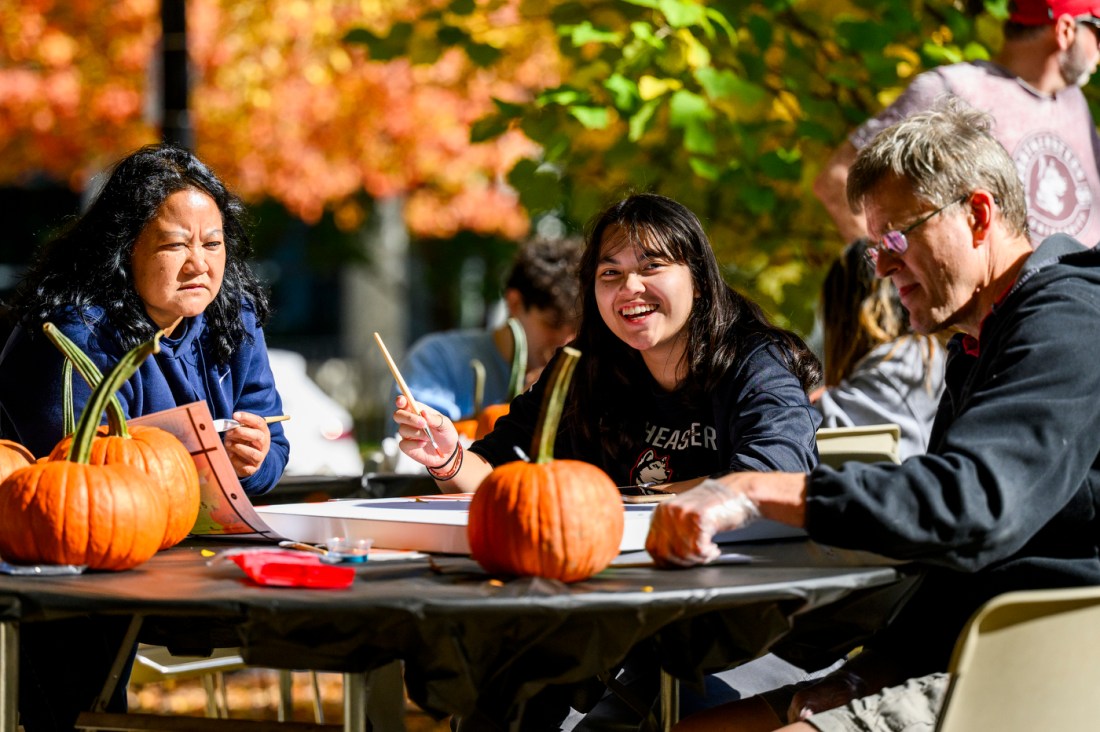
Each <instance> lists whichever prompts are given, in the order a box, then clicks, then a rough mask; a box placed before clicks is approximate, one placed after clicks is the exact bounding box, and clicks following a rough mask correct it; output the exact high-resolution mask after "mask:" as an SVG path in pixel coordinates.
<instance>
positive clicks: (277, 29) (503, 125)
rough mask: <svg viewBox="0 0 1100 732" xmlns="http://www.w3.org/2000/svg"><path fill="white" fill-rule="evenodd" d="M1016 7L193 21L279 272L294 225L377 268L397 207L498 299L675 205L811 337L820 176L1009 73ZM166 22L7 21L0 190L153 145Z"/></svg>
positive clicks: (730, 265) (328, 254) (221, 9)
mask: <svg viewBox="0 0 1100 732" xmlns="http://www.w3.org/2000/svg"><path fill="white" fill-rule="evenodd" d="M1006 4H1007V0H987V1H986V2H981V1H980V0H971V1H970V2H968V3H965V4H964V3H962V2H950V1H948V0H905V1H903V2H899V1H898V0H758V1H757V2H744V1H743V0H716V1H713V2H698V1H697V0H614V1H611V0H606V1H600V0H593V1H580V0H537V1H536V0H420V1H413V0H285V1H283V2H277V3H272V2H267V1H266V0H188V1H187V3H186V10H187V23H188V39H189V45H188V49H189V54H190V59H191V65H192V69H193V81H192V87H191V102H190V104H191V113H192V116H193V122H194V129H195V140H196V143H195V147H196V151H197V153H198V154H199V155H200V157H202V158H203V159H204V160H206V161H207V162H208V163H210V164H211V165H212V166H213V167H214V168H215V170H217V171H218V172H219V174H220V175H222V176H223V177H224V178H225V179H226V180H227V181H228V182H229V183H230V184H231V185H232V186H233V187H234V188H235V189H236V190H237V191H238V192H239V193H241V194H242V195H243V196H244V197H245V198H246V200H248V201H250V202H252V203H253V204H255V206H256V210H257V211H258V212H260V213H261V216H260V218H261V219H262V220H263V221H264V222H267V224H268V229H269V230H268V233H266V234H265V232H264V229H263V228H261V230H260V236H258V237H257V239H258V243H259V244H260V246H261V254H264V253H265V250H264V247H267V250H266V254H268V255H272V252H273V251H275V250H276V249H277V240H278V238H279V233H278V232H275V231H272V229H275V228H279V229H280V230H285V229H286V228H287V227H292V226H293V225H294V224H293V222H295V221H296V222H300V223H301V225H304V226H307V227H311V232H312V233H311V234H310V235H309V237H308V239H309V245H308V247H307V255H306V257H307V259H308V264H309V265H310V266H315V267H319V268H321V269H322V270H326V271H333V270H335V269H338V268H339V267H341V266H346V265H349V264H350V265H366V266H369V265H370V252H369V251H368V252H366V253H364V252H363V251H362V250H361V248H359V247H357V246H356V245H355V242H354V237H351V236H350V234H352V233H354V232H356V231H359V230H362V229H363V227H365V226H367V225H368V223H369V219H370V217H371V215H372V210H373V209H372V202H374V201H377V200H379V199H382V198H389V197H395V196H396V197H400V199H401V201H402V206H403V211H404V221H405V224H406V226H407V228H408V231H409V233H410V235H411V237H412V240H413V250H414V251H419V252H422V253H423V255H424V256H423V261H424V262H426V263H427V264H425V266H426V267H429V268H430V267H436V268H439V271H441V272H444V273H448V274H449V273H453V272H455V271H457V270H456V265H455V262H456V261H465V258H467V257H468V255H469V253H470V252H472V251H476V250H484V251H486V252H488V253H490V259H489V260H488V261H489V264H488V265H487V266H485V267H483V268H482V271H483V273H484V274H485V281H486V282H488V283H489V284H487V285H486V284H483V285H482V286H481V290H484V291H485V292H486V293H487V296H490V297H491V296H492V294H493V293H494V292H495V288H496V286H497V284H498V281H494V280H493V277H498V276H499V270H500V269H501V268H503V266H504V263H506V261H507V258H508V251H509V246H508V245H509V244H510V243H511V242H514V241H517V240H520V239H522V238H523V237H525V236H527V235H528V234H529V232H530V231H531V230H532V229H537V230H539V231H542V232H544V233H553V232H555V231H579V230H582V229H583V226H584V223H585V222H586V221H587V220H588V219H589V217H590V216H591V215H592V214H593V213H594V212H596V211H597V210H598V209H599V208H600V207H601V206H602V205H603V204H605V203H607V202H608V201H610V200H612V199H614V198H617V197H619V196H621V195H623V194H624V193H626V192H628V191H632V190H649V191H656V192H660V193H663V194H665V195H668V196H671V197H673V198H675V199H677V200H679V201H681V202H683V203H684V204H686V205H687V206H689V207H690V208H692V209H693V210H694V211H695V212H696V213H697V214H698V215H699V216H700V218H701V219H702V220H703V221H704V224H705V225H706V227H707V229H708V232H709V234H710V236H711V239H712V241H713V243H714V246H715V249H716V250H717V251H718V254H719V259H720V261H722V262H723V264H724V266H725V271H726V274H727V276H728V278H729V281H730V282H731V283H732V284H734V285H735V286H737V287H739V288H741V289H742V290H743V291H745V292H746V293H747V294H749V295H750V296H752V297H754V298H756V299H757V300H759V301H760V302H761V304H762V305H764V307H765V308H766V309H767V310H768V311H769V312H770V313H771V314H772V315H773V317H775V318H776V319H777V320H778V321H779V322H781V323H783V324H785V325H788V326H790V327H793V328H795V329H796V330H799V331H801V332H803V333H806V332H808V331H809V329H810V327H811V324H812V320H813V311H814V307H815V303H816V299H817V292H818V287H819V285H820V281H821V276H822V275H823V272H824V269H825V267H826V266H827V264H828V262H829V261H830V259H831V258H832V257H833V256H834V255H835V254H836V253H837V252H838V251H839V249H840V247H841V246H842V245H843V244H844V242H842V241H840V240H839V238H838V236H837V234H836V232H835V230H834V229H833V227H832V224H831V222H830V221H829V219H828V217H827V215H826V214H825V212H824V209H823V208H822V207H821V206H820V205H819V204H818V202H817V201H816V200H815V199H814V197H813V194H812V192H811V184H812V181H813V179H814V177H815V176H816V175H817V173H818V172H819V170H820V169H821V167H822V166H823V164H824V162H825V161H826V160H827V158H828V156H829V154H830V152H831V151H832V149H833V148H834V147H835V146H836V145H837V144H838V143H839V142H840V141H841V140H842V139H843V138H844V136H845V135H846V134H847V133H848V132H849V131H850V130H851V129H852V128H853V127H854V126H856V125H857V124H859V123H860V122H861V121H863V120H864V119H866V118H867V117H868V116H869V115H871V114H873V113H874V112H876V111H877V110H879V109H881V108H882V107H883V106H884V105H886V104H888V103H889V102H890V101H891V100H892V99H893V98H894V97H895V96H896V95H897V94H898V93H899V92H900V91H901V90H902V89H904V87H905V85H906V84H907V83H908V82H909V80H910V79H911V78H912V77H913V76H914V75H915V74H917V73H919V72H920V71H921V70H923V69H925V68H928V67H931V66H934V65H936V64H940V63H947V62H952V61H957V60H962V59H974V58H987V57H989V56H990V55H991V54H992V53H994V52H995V51H996V49H997V48H998V47H999V45H1000V41H1001V39H1000V30H999V28H1000V22H1001V20H1002V19H1003V18H1004V17H1006V15H1007V7H1006ZM158 13H159V4H158V3H157V2H156V0H116V2H111V3H100V2H95V1H94V0H67V1H65V2H62V1H61V0H57V1H54V0H0V15H3V17H4V18H5V19H6V21H5V22H4V23H3V25H2V27H0V185H3V186H7V187H9V188H11V187H27V186H32V187H33V186H34V185H36V184H38V183H40V182H41V181H42V180H44V179H48V180H51V181H62V182H64V183H65V184H66V185H67V186H68V187H69V188H71V189H72V190H74V191H80V190H82V189H84V188H85V187H86V186H87V185H88V182H89V180H90V179H91V178H92V176H94V175H95V174H96V173H97V172H98V171H99V170H101V169H102V168H103V167H104V166H105V165H107V164H108V163H109V162H110V161H112V160H114V159H117V158H118V157H120V156H121V155H122V154H124V153H126V152H127V151H129V150H131V149H133V148H134V147H136V146H138V145H140V144H143V143H147V142H152V141H155V140H156V139H157V137H158V129H159V124H160V120H159V119H158V118H157V73H158V71H157V58H158V42H159V14H158ZM9 246H10V245H9V244H6V245H5V249H7V248H8V247H9ZM19 246H20V249H19V250H20V251H27V249H28V247H27V246H26V243H25V242H20V243H19ZM12 251H14V249H13V250H12ZM448 252H449V253H448ZM272 256H274V255H272ZM456 257H457V260H456V259H455V258H456ZM276 259H277V257H276ZM287 265H288V266H297V265H296V264H295V263H294V262H289V263H287ZM433 277H434V279H433V280H432V281H433V283H435V284H438V286H439V287H442V288H444V289H446V287H447V286H448V283H447V282H441V280H446V279H448V278H446V277H440V276H438V272H436V275H433ZM449 279H450V280H451V282H450V286H451V287H454V288H457V287H460V284H459V283H457V282H454V280H455V279H456V278H454V277H450V278H449ZM467 285H469V282H467V283H466V285H461V286H467ZM460 296H461V293H459V294H454V293H452V295H451V297H460ZM442 302H446V296H444V297H443V300H442ZM436 309H437V310H439V311H441V312H440V313H439V317H441V318H445V317H446V311H447V309H448V308H447V307H444V306H438V307H436ZM439 325H440V326H441V327H442V326H443V325H446V323H439Z"/></svg>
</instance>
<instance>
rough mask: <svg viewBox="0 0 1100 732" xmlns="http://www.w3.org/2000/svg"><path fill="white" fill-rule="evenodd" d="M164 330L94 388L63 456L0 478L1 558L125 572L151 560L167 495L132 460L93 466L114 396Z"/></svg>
mask: <svg viewBox="0 0 1100 732" xmlns="http://www.w3.org/2000/svg"><path fill="white" fill-rule="evenodd" d="M159 337H160V334H159V333H158V334H157V337H156V338H154V339H153V340H151V341H149V342H148V343H144V344H142V345H140V346H138V347H136V348H134V349H133V350H132V351H130V352H129V353H127V354H126V355H125V356H124V357H123V358H122V360H121V361H119V363H118V364H117V365H116V366H115V368H114V369H112V370H111V372H110V373H109V374H108V375H107V377H106V378H105V379H104V380H103V381H102V382H101V383H100V384H99V386H97V387H96V388H95V389H94V390H93V391H92V395H91V397H90V398H89V399H88V403H87V404H86V405H85V406H84V412H83V413H82V414H81V416H80V421H79V422H78V424H77V427H76V432H75V433H74V435H73V440H72V444H71V446H70V451H69V454H68V456H67V459H65V460H47V461H46V462H38V463H34V464H33V465H29V466H27V467H25V468H20V469H19V470H16V471H15V472H13V473H12V474H11V475H9V476H8V477H7V478H6V479H5V480H4V481H3V483H0V555H3V557H4V558H5V559H6V560H8V561H12V562H18V563H24V564H84V565H87V566H88V567H89V568H91V569H108V570H122V569H130V568H131V567H135V566H137V565H139V564H141V563H142V562H144V561H146V560H147V559H149V558H150V557H152V556H153V555H154V554H155V553H156V552H157V549H159V548H160V542H161V540H162V539H163V538H164V529H165V525H166V524H167V516H168V514H167V506H166V500H165V498H164V496H163V494H162V493H161V491H160V490H159V489H158V488H157V486H156V485H154V484H153V481H152V479H151V478H150V477H149V476H148V475H146V474H145V473H143V472H141V471H140V470H138V469H137V468H135V467H132V466H130V465H90V464H89V463H88V457H89V455H90V453H91V447H92V440H93V439H94V437H95V432H96V427H97V426H98V425H99V420H100V417H101V415H102V414H103V409H104V407H105V406H106V403H107V401H108V398H109V396H110V395H111V394H114V392H115V391H117V390H118V388H119V386H121V385H122V384H123V382H125V381H126V379H128V378H129V377H130V376H131V375H132V374H133V373H134V371H136V370H137V367H138V365H140V364H141V362H142V361H143V360H145V358H146V357H147V356H148V355H149V354H150V353H152V352H153V351H154V350H156V349H157V348H159V346H158V344H157V340H158V339H159Z"/></svg>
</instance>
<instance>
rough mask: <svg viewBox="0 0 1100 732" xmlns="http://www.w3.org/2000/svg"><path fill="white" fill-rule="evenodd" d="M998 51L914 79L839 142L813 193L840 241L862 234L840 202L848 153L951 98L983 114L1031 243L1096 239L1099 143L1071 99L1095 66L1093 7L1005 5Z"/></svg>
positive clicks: (1096, 5)
mask: <svg viewBox="0 0 1100 732" xmlns="http://www.w3.org/2000/svg"><path fill="white" fill-rule="evenodd" d="M1009 11H1010V12H1009V17H1008V21H1007V22H1006V23H1005V25H1004V39H1005V40H1004V45H1003V47H1002V48H1001V50H1000V52H999V53H998V54H997V56H996V58H995V59H994V60H993V61H966V62H962V63H956V64H950V65H946V66H940V67H938V68H935V69H931V70H929V71H926V72H924V73H922V74H919V75H918V76H917V77H916V78H914V79H913V81H912V82H911V83H910V84H909V86H908V87H907V88H906V90H905V92H904V93H902V95H901V96H900V97H898V99H897V100H896V101H895V102H894V103H893V104H891V105H890V106H889V107H888V108H887V109H885V110H883V112H882V113H881V114H879V115H878V116H876V117H874V118H872V119H870V120H868V121H867V122H865V123H864V124H863V125H862V126H861V127H860V128H859V129H857V130H856V131H855V132H853V133H852V134H851V135H850V136H849V138H848V140H847V141H846V142H845V143H844V144H842V145H841V146H840V147H839V148H838V149H837V151H836V152H835V153H834V154H833V157H832V158H831V159H830V160H829V162H828V164H827V165H826V166H825V168H824V169H823V170H822V173H821V174H820V175H819V176H818V178H817V180H816V181H815V182H814V193H815V194H816V195H817V197H818V198H820V199H821V202H822V203H823V204H824V205H825V208H826V209H828V211H829V214H830V215H831V216H832V218H833V220H834V221H835V222H836V225H837V228H838V230H839V231H840V233H841V235H842V236H843V237H844V238H845V239H846V240H848V241H851V240H853V239H856V238H858V237H861V236H864V235H865V234H866V222H865V221H864V219H863V216H862V215H861V214H858V213H855V212H852V211H851V210H850V209H849V207H848V204H847V201H846V200H845V196H844V188H845V180H846V179H847V177H848V169H849V167H850V166H851V164H852V161H853V160H855V156H856V152H857V151H858V150H859V149H860V148H862V147H863V146H864V145H866V144H867V143H868V142H870V140H871V138H873V137H874V136H875V134H876V133H877V132H879V131H880V130H882V129H884V128H886V127H888V126H890V125H892V124H894V123H895V122H897V121H898V120H901V119H904V118H905V117H907V116H909V115H910V114H913V113H915V112H919V111H923V110H926V109H929V108H931V107H932V106H933V105H934V104H935V103H936V102H937V101H938V100H939V99H940V98H941V97H943V96H945V95H953V96H957V97H959V98H960V99H962V100H963V101H965V102H966V103H967V104H969V105H970V106H972V107H974V108H976V109H980V110H982V111H985V112H988V113H989V114H991V115H992V116H993V119H994V122H993V134H994V136H995V137H996V138H997V140H998V141H999V142H1000V143H1001V144H1002V145H1003V146H1004V147H1005V149H1006V150H1008V152H1009V154H1010V155H1011V156H1012V158H1013V160H1014V161H1015V162H1016V167H1017V169H1018V170H1019V171H1020V177H1021V178H1022V179H1023V183H1024V192H1025V199H1026V200H1027V207H1028V226H1029V229H1030V231H1031V237H1032V244H1033V245H1037V244H1038V243H1039V242H1040V241H1042V240H1043V239H1044V238H1046V237H1047V236H1049V235H1051V234H1054V233H1058V232H1061V233H1065V234H1070V235H1072V236H1074V237H1076V238H1077V239H1079V240H1080V241H1082V242H1084V243H1085V244H1086V245H1088V246H1093V245H1095V244H1096V243H1097V242H1098V241H1100V206H1098V204H1100V162H1098V160H1100V157H1098V151H1100V140H1098V139H1097V134H1096V125H1095V123H1094V122H1093V119H1092V115H1091V114H1090V112H1089V107H1088V103H1087V102H1086V101H1085V97H1084V95H1083V94H1082V93H1081V89H1080V87H1082V86H1084V85H1085V84H1086V83H1087V82H1088V80H1089V76H1090V75H1091V74H1092V73H1093V72H1094V71H1095V70H1096V66H1097V62H1098V61H1100V47H1098V43H1097V40H1098V34H1100V0H1014V1H1012V0H1010V2H1009Z"/></svg>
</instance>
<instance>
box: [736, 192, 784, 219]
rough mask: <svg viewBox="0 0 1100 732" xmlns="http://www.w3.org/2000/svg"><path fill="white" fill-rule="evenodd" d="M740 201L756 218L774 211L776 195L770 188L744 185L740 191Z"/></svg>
mask: <svg viewBox="0 0 1100 732" xmlns="http://www.w3.org/2000/svg"><path fill="white" fill-rule="evenodd" d="M740 194H741V201H742V202H743V203H744V204H745V206H746V207H747V208H748V209H749V211H750V212H751V213H753V214H755V215H756V216H763V215H765V214H769V213H771V212H772V211H773V210H774V209H775V203H776V195H775V191H773V190H772V189H771V188H765V187H763V186H758V185H746V186H743V187H742V188H741V189H740Z"/></svg>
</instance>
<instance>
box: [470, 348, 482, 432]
mask: <svg viewBox="0 0 1100 732" xmlns="http://www.w3.org/2000/svg"><path fill="white" fill-rule="evenodd" d="M470 368H472V369H473V370H474V417H477V415H479V414H481V405H482V404H483V403H484V402H485V364H483V363H482V362H481V361H479V360H478V359H476V358H471V359H470Z"/></svg>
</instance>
